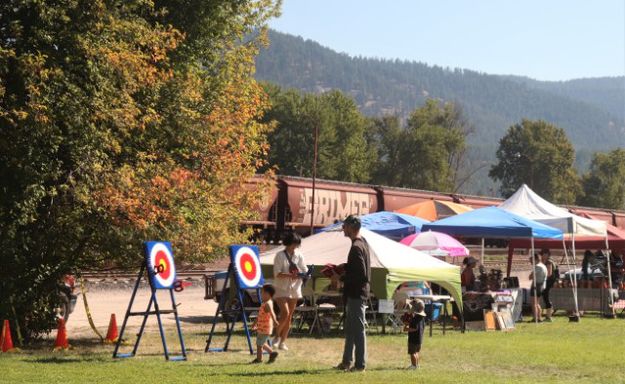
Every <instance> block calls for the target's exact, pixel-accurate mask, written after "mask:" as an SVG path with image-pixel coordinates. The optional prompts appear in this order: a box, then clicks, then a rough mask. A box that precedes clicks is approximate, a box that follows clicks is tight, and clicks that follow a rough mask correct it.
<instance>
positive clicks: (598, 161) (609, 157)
mask: <svg viewBox="0 0 625 384" xmlns="http://www.w3.org/2000/svg"><path fill="white" fill-rule="evenodd" d="M583 186H584V196H583V197H582V198H581V199H580V202H581V204H584V205H589V206H591V207H600V208H609V209H625V149H615V150H613V151H611V152H607V153H602V152H599V153H596V154H595V155H594V156H593V159H592V163H591V164H590V170H589V171H588V173H586V174H585V175H584V177H583Z"/></svg>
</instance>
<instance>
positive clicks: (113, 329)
mask: <svg viewBox="0 0 625 384" xmlns="http://www.w3.org/2000/svg"><path fill="white" fill-rule="evenodd" d="M118 337H119V334H118V333H117V319H116V318H115V314H114V313H111V320H110V321H109V330H108V332H107V333H106V339H104V342H105V343H110V344H114V343H116V342H117V338H118Z"/></svg>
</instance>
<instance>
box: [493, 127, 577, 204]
mask: <svg viewBox="0 0 625 384" xmlns="http://www.w3.org/2000/svg"><path fill="white" fill-rule="evenodd" d="M497 161H498V162H497V164H495V165H493V166H492V168H491V170H490V173H489V175H490V177H491V178H493V179H494V180H496V181H499V182H501V187H500V192H501V194H502V195H503V196H504V197H509V196H511V195H512V194H513V193H514V192H515V191H516V190H517V189H518V188H519V187H520V186H521V185H522V184H527V185H528V186H529V187H530V188H532V189H533V190H534V191H536V193H538V194H539V195H541V196H542V197H544V198H545V199H547V200H549V201H553V202H555V203H561V204H573V203H574V202H575V200H576V198H577V196H578V194H579V193H580V189H581V188H580V181H579V176H578V175H577V173H576V171H575V169H574V168H573V164H574V162H575V150H574V149H573V145H572V144H571V142H570V141H569V139H568V138H567V136H566V133H565V132H564V130H563V129H562V128H558V127H556V126H555V125H553V124H549V123H547V122H545V121H542V120H538V121H531V120H525V119H524V120H523V121H522V122H521V123H520V124H516V125H513V126H511V127H510V128H509V129H508V132H507V134H506V135H505V136H504V137H503V138H502V139H501V140H500V141H499V149H498V150H497Z"/></svg>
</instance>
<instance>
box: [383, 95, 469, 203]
mask: <svg viewBox="0 0 625 384" xmlns="http://www.w3.org/2000/svg"><path fill="white" fill-rule="evenodd" d="M374 127H375V129H376V130H377V136H378V140H377V143H378V146H379V151H378V152H379V158H380V163H379V165H378V169H377V177H376V180H375V182H376V183H381V184H386V185H392V186H399V187H407V188H421V189H428V190H433V191H454V190H455V187H456V182H457V181H458V175H459V169H460V166H461V165H462V161H463V159H464V154H465V141H466V137H467V135H468V134H469V133H470V132H471V127H470V125H468V123H467V122H466V120H465V119H464V117H463V115H462V111H461V110H460V109H459V108H458V107H457V106H456V105H455V104H453V103H440V102H438V101H436V100H432V99H429V100H428V101H427V102H426V103H425V105H424V106H422V107H420V108H417V109H416V110H414V111H413V113H412V114H411V115H410V118H409V119H408V121H407V123H406V127H405V128H401V126H400V123H399V120H398V118H396V117H384V118H381V119H376V120H375V121H374Z"/></svg>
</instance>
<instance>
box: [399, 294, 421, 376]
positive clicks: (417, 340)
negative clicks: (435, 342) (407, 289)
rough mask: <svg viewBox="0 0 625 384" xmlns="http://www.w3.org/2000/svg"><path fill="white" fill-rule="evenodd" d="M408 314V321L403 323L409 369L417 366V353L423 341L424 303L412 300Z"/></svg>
mask: <svg viewBox="0 0 625 384" xmlns="http://www.w3.org/2000/svg"><path fill="white" fill-rule="evenodd" d="M410 306H411V309H410V314H411V316H410V317H409V318H408V322H407V323H406V324H404V331H406V332H408V354H409V355H410V363H411V365H410V366H409V367H408V369H409V370H415V369H418V368H419V353H420V352H421V343H422V342H423V331H424V330H425V317H426V315H425V304H424V303H423V301H421V300H413V301H412V303H411V304H410Z"/></svg>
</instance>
